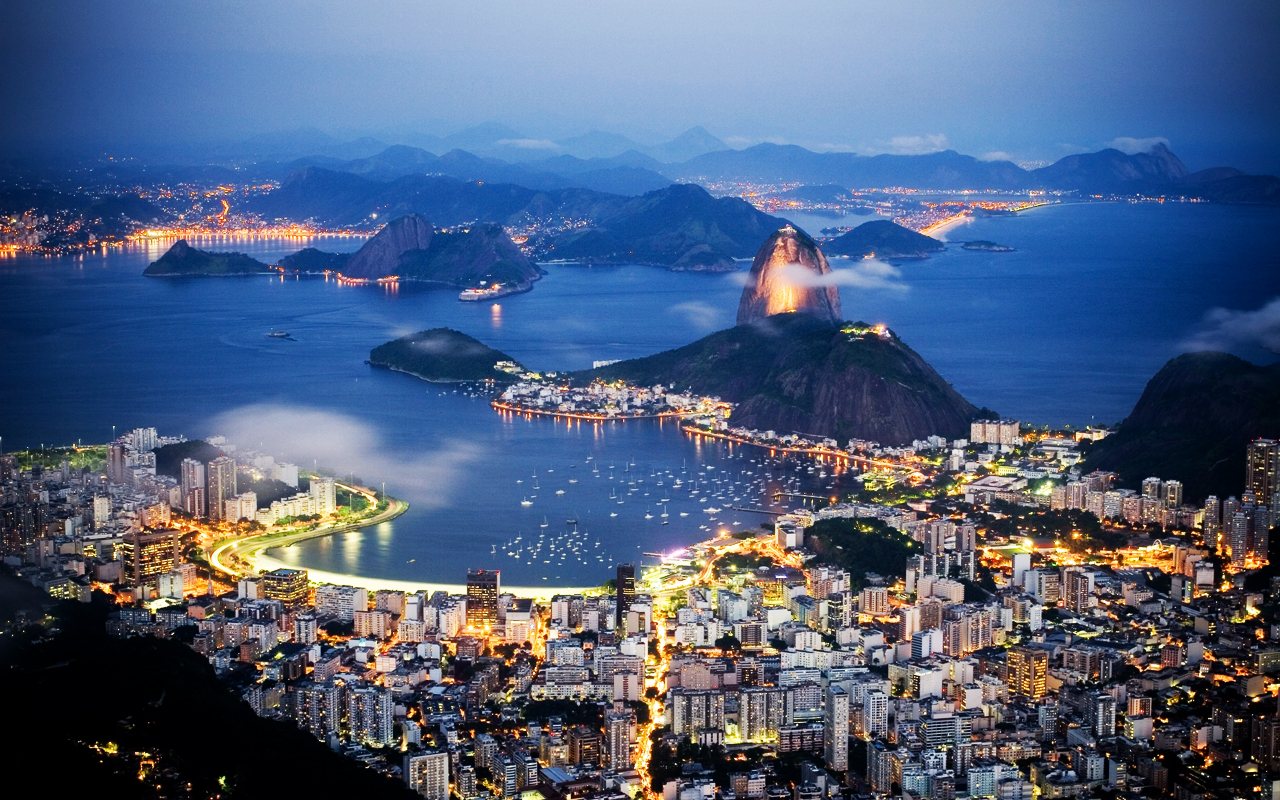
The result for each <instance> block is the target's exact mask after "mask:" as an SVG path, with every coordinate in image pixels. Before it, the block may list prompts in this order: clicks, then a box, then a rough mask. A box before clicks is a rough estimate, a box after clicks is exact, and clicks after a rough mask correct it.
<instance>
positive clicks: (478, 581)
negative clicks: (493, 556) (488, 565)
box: [467, 569, 502, 629]
mask: <svg viewBox="0 0 1280 800" xmlns="http://www.w3.org/2000/svg"><path fill="white" fill-rule="evenodd" d="M499 575H500V572H499V571H498V570H496V569H469V570H467V626H468V627H471V628H477V629H481V628H484V629H491V628H493V627H494V626H495V625H497V624H498V595H499V594H501V593H502V587H501V580H500V578H499Z"/></svg>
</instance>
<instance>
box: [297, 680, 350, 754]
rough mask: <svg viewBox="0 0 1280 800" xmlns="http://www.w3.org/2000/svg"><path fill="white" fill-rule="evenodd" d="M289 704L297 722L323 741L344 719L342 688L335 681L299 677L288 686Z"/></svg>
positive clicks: (336, 729) (335, 730)
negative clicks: (298, 679)
mask: <svg viewBox="0 0 1280 800" xmlns="http://www.w3.org/2000/svg"><path fill="white" fill-rule="evenodd" d="M289 701H290V702H289V705H290V708H291V710H292V713H293V718H294V720H295V721H296V722H297V723H298V726H299V727H301V728H303V729H305V730H307V731H309V732H310V733H311V735H312V736H314V737H316V738H317V739H320V740H321V741H324V740H325V739H326V738H328V737H329V736H330V735H332V734H336V733H337V732H338V728H339V727H340V725H341V723H342V690H341V687H340V686H339V685H338V684H336V683H328V682H326V683H314V682H312V681H299V682H298V683H295V684H293V685H292V686H290V687H289Z"/></svg>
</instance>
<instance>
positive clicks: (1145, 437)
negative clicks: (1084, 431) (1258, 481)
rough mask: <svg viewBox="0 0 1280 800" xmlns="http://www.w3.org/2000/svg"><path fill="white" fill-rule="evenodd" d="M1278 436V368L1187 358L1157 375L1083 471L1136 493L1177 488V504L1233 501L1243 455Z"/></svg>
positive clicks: (1231, 359) (1208, 356) (1220, 357)
mask: <svg viewBox="0 0 1280 800" xmlns="http://www.w3.org/2000/svg"><path fill="white" fill-rule="evenodd" d="M1259 436H1262V437H1270V438H1274V437H1276V436H1280V364H1271V365H1269V366H1258V365H1256V364H1251V363H1249V362H1248V361H1245V360H1244V359H1242V358H1237V357H1236V356H1233V355H1229V354H1227V353H1187V354H1185V355H1181V356H1178V357H1177V358H1175V359H1173V360H1171V361H1170V362H1169V363H1167V364H1165V365H1164V366H1163V367H1161V369H1160V371H1159V372H1157V373H1156V374H1155V376H1154V377H1152V378H1151V380H1150V381H1148V382H1147V387H1146V389H1144V390H1143V392H1142V397H1141V398H1139V399H1138V403H1137V405H1135V406H1134V407H1133V411H1132V412H1131V413H1130V414H1129V417H1128V418H1127V419H1125V421H1124V422H1123V423H1121V425H1120V429H1119V430H1118V431H1116V432H1115V433H1114V434H1112V435H1111V436H1108V437H1107V438H1106V439H1103V440H1102V441H1100V442H1098V443H1097V444H1096V445H1094V446H1093V447H1092V448H1091V449H1090V451H1089V453H1088V455H1087V457H1086V460H1085V463H1086V464H1088V465H1089V466H1090V467H1093V468H1095V469H1105V470H1111V471H1114V472H1118V473H1119V474H1120V477H1121V479H1122V480H1123V481H1124V482H1125V483H1126V484H1130V485H1136V484H1137V483H1138V482H1139V481H1141V480H1142V479H1143V478H1147V477H1151V476H1156V477H1160V478H1166V479H1170V478H1172V479H1176V480H1180V481H1182V484H1183V493H1184V496H1185V497H1186V498H1187V499H1188V500H1189V501H1193V500H1194V501H1198V500H1201V499H1203V498H1204V497H1205V496H1207V495H1210V494H1216V495H1217V496H1218V497H1220V498H1225V497H1228V496H1230V495H1236V496H1239V494H1240V492H1241V490H1242V489H1243V488H1244V473H1245V470H1244V454H1245V447H1246V445H1247V444H1248V442H1249V441H1250V440H1251V439H1255V438H1257V437H1259Z"/></svg>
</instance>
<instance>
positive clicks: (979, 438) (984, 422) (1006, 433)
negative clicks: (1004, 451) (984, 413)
mask: <svg viewBox="0 0 1280 800" xmlns="http://www.w3.org/2000/svg"><path fill="white" fill-rule="evenodd" d="M1018 427H1019V424H1018V421H1017V420H1013V419H979V420H975V421H973V422H971V423H969V441H971V442H973V443H974V444H998V445H1004V446H1006V447H1012V446H1013V445H1016V444H1018V443H1020V442H1021V441H1022V436H1021V435H1020V433H1019V431H1018Z"/></svg>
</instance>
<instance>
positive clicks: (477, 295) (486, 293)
mask: <svg viewBox="0 0 1280 800" xmlns="http://www.w3.org/2000/svg"><path fill="white" fill-rule="evenodd" d="M504 294H506V290H505V289H504V287H503V286H502V284H501V283H491V284H489V285H487V286H486V285H485V284H483V283H482V284H481V285H480V286H477V287H475V288H472V289H463V290H462V291H461V292H460V293H459V294H458V299H459V300H470V301H473V302H474V301H477V300H492V299H494V298H496V297H501V296H503V295H504Z"/></svg>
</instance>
